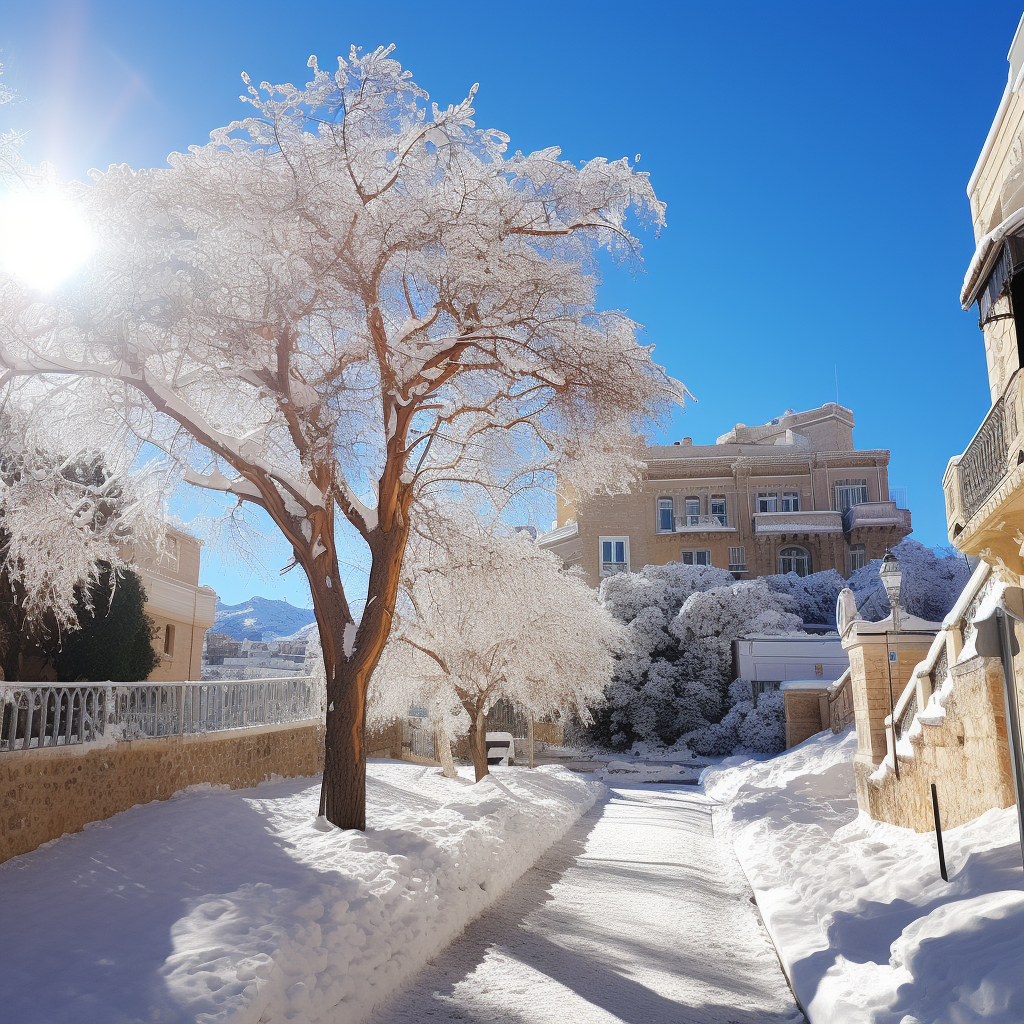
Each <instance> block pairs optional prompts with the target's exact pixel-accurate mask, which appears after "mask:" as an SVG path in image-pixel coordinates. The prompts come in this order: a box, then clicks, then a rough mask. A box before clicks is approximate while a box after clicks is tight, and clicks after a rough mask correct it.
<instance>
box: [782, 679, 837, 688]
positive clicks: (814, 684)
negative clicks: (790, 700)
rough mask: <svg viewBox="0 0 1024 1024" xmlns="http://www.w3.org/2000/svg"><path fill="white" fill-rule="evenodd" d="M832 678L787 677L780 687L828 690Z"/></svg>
mask: <svg viewBox="0 0 1024 1024" xmlns="http://www.w3.org/2000/svg"><path fill="white" fill-rule="evenodd" d="M832 682H833V681H832V680H831V679H787V680H786V681H785V682H784V683H783V684H782V686H781V687H780V689H783V690H827V689H828V688H829V687H830V686H831V685H832Z"/></svg>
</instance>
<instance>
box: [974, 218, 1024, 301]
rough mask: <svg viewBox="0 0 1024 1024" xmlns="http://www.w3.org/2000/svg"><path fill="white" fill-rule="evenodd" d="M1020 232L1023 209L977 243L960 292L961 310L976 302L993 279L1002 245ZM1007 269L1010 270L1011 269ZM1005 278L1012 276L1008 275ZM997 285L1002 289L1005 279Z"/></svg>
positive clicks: (1003, 253)
mask: <svg viewBox="0 0 1024 1024" xmlns="http://www.w3.org/2000/svg"><path fill="white" fill-rule="evenodd" d="M1021 231H1024V207H1021V209H1019V210H1015V211H1014V212H1013V213H1011V214H1010V216H1009V217H1007V218H1006V219H1005V220H1004V221H1003V222H1002V223H1001V224H1000V225H999V226H998V227H995V228H993V229H992V230H991V231H990V232H989V233H988V234H987V235H985V236H983V237H982V239H981V241H979V242H978V248H977V249H976V250H975V252H974V259H972V260H971V265H970V266H969V267H968V268H967V274H966V275H965V276H964V287H963V290H962V291H961V292H960V306H961V308H962V309H965V310H966V309H970V308H971V306H973V305H974V303H975V302H977V301H978V297H979V294H980V293H981V291H982V289H983V288H984V287H985V285H987V284H988V283H989V279H990V278H992V277H993V271H995V270H996V269H997V264H998V263H999V262H1000V260H1002V259H1003V258H1004V255H1005V252H1006V247H1005V245H1004V244H1003V243H1004V242H1005V241H1006V240H1007V239H1008V238H1011V237H1014V236H1015V235H1016V234H1017V233H1018V232H1021ZM1007 269H1008V270H1012V268H1007ZM1007 276H1012V275H1010V274H1009V273H1008V274H1007ZM998 283H999V286H1000V288H1002V285H1003V284H1004V283H1005V279H1004V281H1000V282H998ZM997 294H998V293H997ZM993 298H995V296H993Z"/></svg>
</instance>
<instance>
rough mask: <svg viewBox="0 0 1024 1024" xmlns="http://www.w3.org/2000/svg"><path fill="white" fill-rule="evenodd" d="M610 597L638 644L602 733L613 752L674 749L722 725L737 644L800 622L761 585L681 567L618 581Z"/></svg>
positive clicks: (601, 717)
mask: <svg viewBox="0 0 1024 1024" xmlns="http://www.w3.org/2000/svg"><path fill="white" fill-rule="evenodd" d="M601 601H602V603H603V604H604V605H605V606H606V607H607V608H608V609H609V610H610V611H612V612H613V613H614V614H615V615H616V616H617V617H619V618H620V619H621V620H622V621H623V622H625V623H627V631H628V636H629V639H630V641H631V646H630V647H629V648H628V649H627V651H626V652H625V653H624V654H623V655H622V656H621V657H620V659H619V662H618V664H617V666H616V670H615V678H614V680H613V681H612V683H611V684H610V685H609V687H608V691H607V697H608V701H607V704H606V706H605V707H604V708H603V709H602V710H601V711H600V712H599V714H598V722H597V727H596V729H595V735H596V736H597V737H598V738H599V739H601V740H603V741H605V742H610V743H611V744H613V745H614V746H623V745H625V744H628V743H630V742H632V741H634V740H646V741H648V742H655V743H658V742H660V743H667V744H671V743H674V742H675V741H676V740H677V739H679V738H680V737H681V736H685V735H687V734H690V733H694V732H695V731H696V730H702V729H706V728H708V727H709V726H711V727H714V723H717V722H718V720H719V719H720V718H721V716H722V712H723V711H724V710H725V709H726V703H725V700H726V694H727V691H728V687H729V683H730V680H731V678H732V641H733V640H734V639H736V638H737V637H739V636H742V635H743V634H744V633H749V632H753V631H757V632H769V633H771V632H774V633H785V632H789V631H791V630H794V629H798V628H799V626H800V619H799V617H798V616H796V615H794V614H792V613H791V612H789V611H788V610H787V604H786V599H785V598H783V597H782V596H780V595H778V594H775V593H773V592H772V591H770V590H769V589H768V587H767V586H766V585H765V584H764V583H763V582H761V581H760V580H755V581H749V582H748V581H744V582H741V583H737V582H736V581H735V579H734V578H733V576H732V574H731V573H729V572H727V571H726V570H723V569H714V568H711V567H704V566H689V565H682V564H680V563H679V562H670V563H669V564H668V565H662V566H646V567H645V568H644V569H642V570H641V571H640V572H638V573H622V574H619V575H617V576H612V577H609V578H607V579H605V580H604V581H602V584H601ZM733 745H735V741H734V744H733Z"/></svg>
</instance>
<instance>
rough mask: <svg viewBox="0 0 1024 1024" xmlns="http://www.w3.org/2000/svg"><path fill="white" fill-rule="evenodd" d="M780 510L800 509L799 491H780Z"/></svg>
mask: <svg viewBox="0 0 1024 1024" xmlns="http://www.w3.org/2000/svg"><path fill="white" fill-rule="evenodd" d="M782 511H783V512H799V511H800V492H799V491H783V492H782Z"/></svg>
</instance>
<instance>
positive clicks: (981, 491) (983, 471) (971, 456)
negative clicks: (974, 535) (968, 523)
mask: <svg viewBox="0 0 1024 1024" xmlns="http://www.w3.org/2000/svg"><path fill="white" fill-rule="evenodd" d="M1013 405H1014V403H1013V402H1010V403H1009V404H1008V403H1007V402H1006V400H1005V399H1004V398H999V399H998V400H997V401H996V403H995V404H994V405H993V406H992V408H991V409H990V410H989V414H988V415H987V416H986V417H985V422H984V423H982V425H981V427H980V428H979V429H978V432H977V434H975V435H974V439H973V440H972V441H971V443H970V444H969V445H968V446H967V451H965V452H964V453H963V455H962V456H961V457H960V463H959V466H958V472H959V476H960V507H961V509H962V511H963V515H964V519H965V520H967V519H970V518H971V516H973V515H974V513H975V512H977V511H978V509H979V508H981V506H982V505H984V504H985V502H986V500H987V499H988V496H989V495H990V494H991V493H992V492H993V491H994V490H995V489H996V487H997V486H998V484H999V481H1000V480H1002V479H1003V477H1004V476H1005V475H1006V470H1007V457H1008V455H1009V452H1010V442H1011V441H1012V440H1013V436H1014V434H1015V433H1016V432H1017V428H1016V423H1015V422H1012V421H1011V420H1015V419H1016V414H1015V411H1014V408H1013ZM1008 413H1009V415H1008Z"/></svg>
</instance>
